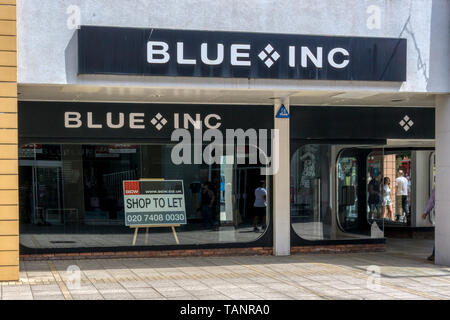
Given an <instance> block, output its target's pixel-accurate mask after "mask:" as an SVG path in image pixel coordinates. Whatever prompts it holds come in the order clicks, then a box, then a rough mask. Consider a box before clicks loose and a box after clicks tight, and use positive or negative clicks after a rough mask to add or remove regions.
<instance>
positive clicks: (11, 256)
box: [0, 250, 19, 266]
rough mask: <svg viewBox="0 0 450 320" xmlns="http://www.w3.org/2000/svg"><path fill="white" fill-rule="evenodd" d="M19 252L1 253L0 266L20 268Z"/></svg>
mask: <svg viewBox="0 0 450 320" xmlns="http://www.w3.org/2000/svg"><path fill="white" fill-rule="evenodd" d="M18 265H19V251H17V250H16V251H0V266H18Z"/></svg>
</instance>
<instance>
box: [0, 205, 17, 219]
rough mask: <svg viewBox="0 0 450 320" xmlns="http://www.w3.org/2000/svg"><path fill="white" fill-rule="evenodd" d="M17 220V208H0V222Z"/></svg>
mask: <svg viewBox="0 0 450 320" xmlns="http://www.w3.org/2000/svg"><path fill="white" fill-rule="evenodd" d="M18 218H19V207H18V206H17V205H15V206H0V220H14V219H18Z"/></svg>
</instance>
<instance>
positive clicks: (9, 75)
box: [0, 67, 17, 81]
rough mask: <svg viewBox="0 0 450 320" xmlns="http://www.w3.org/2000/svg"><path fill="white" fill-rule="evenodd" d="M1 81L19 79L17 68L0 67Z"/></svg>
mask: <svg viewBox="0 0 450 320" xmlns="http://www.w3.org/2000/svg"><path fill="white" fill-rule="evenodd" d="M0 81H17V68H16V67H0Z"/></svg>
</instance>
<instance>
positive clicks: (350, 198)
mask: <svg viewBox="0 0 450 320" xmlns="http://www.w3.org/2000/svg"><path fill="white" fill-rule="evenodd" d="M382 159H383V158H382V153H381V154H378V153H377V151H374V150H372V149H364V148H342V146H336V145H330V144H305V145H301V146H299V147H298V148H296V150H295V151H294V153H293V155H292V158H291V177H290V181H291V206H290V207H291V224H292V228H293V229H294V231H295V233H296V234H297V235H298V236H299V237H300V238H302V239H305V240H339V239H360V238H368V237H376V238H380V237H383V235H382V233H383V231H382V230H383V219H382V218H381V214H382V208H381V182H379V181H380V179H382V174H383V173H382V169H383V168H382V164H380V163H379V161H382ZM366 172H368V175H370V177H372V178H373V179H367V178H366ZM334 195H335V196H334ZM369 200H370V201H369ZM369 203H370V205H369ZM378 211H379V212H378ZM375 212H376V214H377V215H376V216H374V218H373V219H372V217H371V216H370V215H371V213H374V214H375ZM374 222H375V223H374ZM380 222H381V223H380Z"/></svg>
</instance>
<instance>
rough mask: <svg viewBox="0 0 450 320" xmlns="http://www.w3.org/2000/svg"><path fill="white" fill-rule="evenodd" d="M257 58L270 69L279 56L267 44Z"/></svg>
mask: <svg viewBox="0 0 450 320" xmlns="http://www.w3.org/2000/svg"><path fill="white" fill-rule="evenodd" d="M258 58H260V59H261V61H262V62H264V64H265V65H266V66H267V68H270V67H271V66H272V65H273V64H274V63H275V61H277V60H278V59H279V58H280V54H279V53H278V52H276V51H275V49H274V48H273V47H272V46H271V45H270V44H268V45H267V46H266V47H265V48H264V50H262V51H261V52H260V53H259V54H258Z"/></svg>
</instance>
